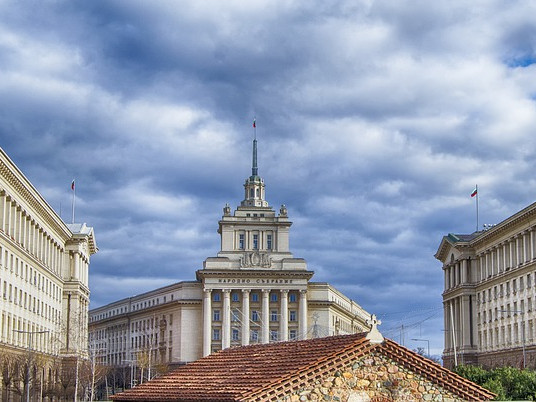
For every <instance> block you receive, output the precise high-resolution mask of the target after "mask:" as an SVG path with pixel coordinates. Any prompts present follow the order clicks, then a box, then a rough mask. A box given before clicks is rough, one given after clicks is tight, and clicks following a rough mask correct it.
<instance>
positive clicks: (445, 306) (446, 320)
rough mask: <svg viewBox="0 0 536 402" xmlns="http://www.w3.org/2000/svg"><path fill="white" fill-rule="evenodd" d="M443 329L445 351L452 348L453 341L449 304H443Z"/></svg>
mask: <svg viewBox="0 0 536 402" xmlns="http://www.w3.org/2000/svg"><path fill="white" fill-rule="evenodd" d="M443 328H445V351H447V350H449V349H450V348H452V341H451V339H450V333H451V332H450V310H449V302H448V301H444V302H443Z"/></svg>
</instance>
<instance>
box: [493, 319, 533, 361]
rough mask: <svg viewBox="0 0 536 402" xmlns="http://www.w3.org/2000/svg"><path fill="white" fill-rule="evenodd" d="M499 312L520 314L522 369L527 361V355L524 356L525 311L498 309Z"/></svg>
mask: <svg viewBox="0 0 536 402" xmlns="http://www.w3.org/2000/svg"><path fill="white" fill-rule="evenodd" d="M499 312H501V313H514V314H516V313H519V314H521V332H522V334H521V339H522V342H523V369H524V368H525V367H526V361H527V356H526V351H525V311H523V310H499Z"/></svg>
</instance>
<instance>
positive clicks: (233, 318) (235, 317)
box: [231, 308, 240, 321]
mask: <svg viewBox="0 0 536 402" xmlns="http://www.w3.org/2000/svg"><path fill="white" fill-rule="evenodd" d="M239 316H240V312H239V311H238V309H236V308H235V309H232V310H231V321H238V317H239Z"/></svg>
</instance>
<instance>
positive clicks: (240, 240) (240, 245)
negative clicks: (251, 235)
mask: <svg viewBox="0 0 536 402" xmlns="http://www.w3.org/2000/svg"><path fill="white" fill-rule="evenodd" d="M238 248H239V249H240V250H244V234H243V233H240V234H239V235H238Z"/></svg>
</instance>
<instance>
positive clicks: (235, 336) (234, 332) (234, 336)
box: [231, 329, 240, 341]
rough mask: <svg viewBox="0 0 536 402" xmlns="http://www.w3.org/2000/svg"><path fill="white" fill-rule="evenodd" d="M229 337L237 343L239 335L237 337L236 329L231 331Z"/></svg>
mask: <svg viewBox="0 0 536 402" xmlns="http://www.w3.org/2000/svg"><path fill="white" fill-rule="evenodd" d="M231 336H232V338H231V339H232V340H233V341H238V340H240V335H239V332H238V330H237V329H233V333H232V335H231Z"/></svg>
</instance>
